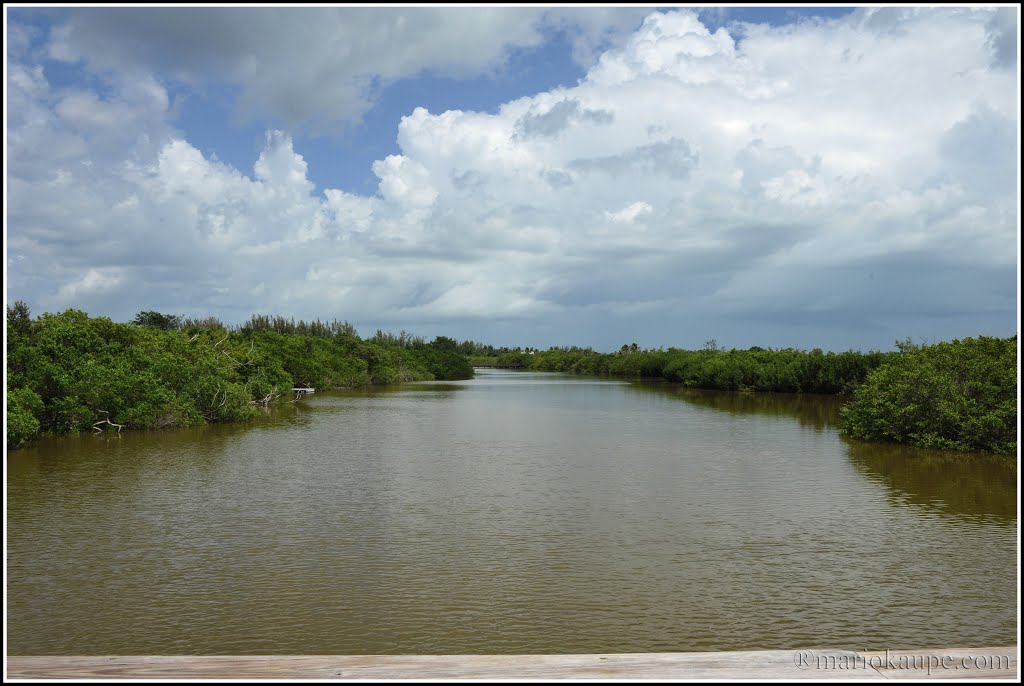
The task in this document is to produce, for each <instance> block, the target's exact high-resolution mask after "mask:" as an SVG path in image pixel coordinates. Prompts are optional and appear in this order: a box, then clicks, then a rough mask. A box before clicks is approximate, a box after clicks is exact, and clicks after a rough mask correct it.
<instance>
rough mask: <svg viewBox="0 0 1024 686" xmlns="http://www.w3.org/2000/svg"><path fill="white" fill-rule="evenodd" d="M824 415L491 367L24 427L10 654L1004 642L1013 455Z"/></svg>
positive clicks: (807, 402)
mask: <svg viewBox="0 0 1024 686" xmlns="http://www.w3.org/2000/svg"><path fill="white" fill-rule="evenodd" d="M836 409H837V403H836V401H835V399H832V398H821V397H815V396H786V395H744V394H730V393H714V392H703V391H692V390H686V389H679V388H673V387H671V386H668V385H665V384H662V385H652V384H629V383H624V382H622V381H618V380H606V379H587V378H583V377H568V376H563V375H558V374H538V373H529V372H506V371H497V370H493V371H483V372H481V373H480V374H479V376H478V378H476V379H474V380H471V381H465V382H439V383H420V384H409V385H405V386H400V387H390V388H374V389H359V390H352V391H345V392H333V393H319V392H318V393H317V394H316V395H315V396H313V397H311V398H307V399H304V400H302V401H300V402H298V403H295V404H291V403H289V404H286V405H284V406H282V407H281V408H280V409H279V410H277V411H274V412H271V413H268V414H267V416H265V417H263V418H262V419H260V420H259V421H257V422H254V423H253V424H249V425H245V426H237V425H236V426H218V427H204V428H201V429H190V430H181V431H160V432H136V433H125V434H123V435H122V436H120V437H117V436H114V435H110V434H108V435H104V436H92V435H83V436H79V437H67V438H63V439H55V440H48V441H41V442H40V443H39V444H37V445H35V446H33V447H32V448H29V449H27V450H22V451H16V452H13V453H11V454H10V455H9V457H8V465H7V467H8V473H7V477H8V481H7V515H8V548H7V553H8V569H7V572H8V586H7V591H8V629H9V632H8V649H9V652H10V654H15V655H24V654H258V653H276V654H346V653H348V654H360V653H436V654H458V653H603V652H645V651H674V650H741V649H772V648H776V649H784V648H796V647H813V646H823V647H842V648H864V649H884V648H915V647H916V648H926V647H935V646H944V645H947V646H952V645H968V646H970V645H1009V644H1010V643H1011V642H1012V641H1013V640H1015V637H1016V608H1015V607H1014V605H1013V602H1012V599H1013V598H1014V597H1015V594H1016V535H1017V528H1016V524H1017V523H1016V519H1015V512H1016V486H1015V473H1014V470H1013V469H1012V467H1010V466H1007V465H1006V464H1005V463H1003V464H1002V466H999V465H998V464H997V463H996V462H993V461H977V462H966V461H959V462H958V461H955V460H952V459H951V458H949V456H942V455H941V454H935V453H927V452H924V451H906V449H898V448H893V447H892V446H879V445H876V444H857V443H851V442H848V441H844V440H842V439H840V437H839V436H838V435H837V433H836V431H835V428H834V417H835V414H836ZM901 450H902V451H903V452H901ZM979 589H983V591H979Z"/></svg>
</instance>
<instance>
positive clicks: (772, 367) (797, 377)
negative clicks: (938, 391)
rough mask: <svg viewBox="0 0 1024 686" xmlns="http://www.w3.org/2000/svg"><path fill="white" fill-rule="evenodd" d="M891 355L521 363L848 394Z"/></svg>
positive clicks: (760, 351) (542, 357)
mask: <svg viewBox="0 0 1024 686" xmlns="http://www.w3.org/2000/svg"><path fill="white" fill-rule="evenodd" d="M886 357H887V355H886V354H884V353H878V352H869V353H859V352H853V351H850V352H844V353H832V352H829V353H823V352H822V351H821V350H812V351H810V352H806V351H802V350H794V349H791V348H788V349H784V350H771V349H765V348H751V349H749V350H722V349H720V348H719V347H718V345H717V343H715V342H714V341H708V342H707V343H706V344H705V346H704V348H703V349H701V350H678V349H676V348H669V349H668V350H639V349H638V348H636V347H634V344H631V345H623V346H622V347H621V348H620V349H619V350H618V352H616V353H612V354H602V353H595V352H594V351H593V350H589V349H580V348H552V349H550V350H547V351H545V352H538V353H536V354H535V355H533V356H527V357H522V358H519V359H522V360H524V361H525V362H526V363H527V364H528V365H529V366H530V367H531V368H533V369H540V370H545V371H565V372H573V373H577V374H608V375H613V376H625V377H634V378H662V379H665V380H667V381H674V382H677V383H682V384H684V385H686V386H690V387H693V388H707V389H717V390H727V391H776V392H783V393H825V394H842V393H847V392H849V391H850V390H852V389H853V388H855V387H856V386H857V384H859V383H860V382H861V381H863V380H864V379H865V378H866V377H867V374H868V372H869V371H870V370H872V369H874V368H875V367H877V366H878V365H879V364H881V363H882V361H883V360H884V359H885V358H886ZM499 359H511V358H510V357H509V358H505V357H502V358H499Z"/></svg>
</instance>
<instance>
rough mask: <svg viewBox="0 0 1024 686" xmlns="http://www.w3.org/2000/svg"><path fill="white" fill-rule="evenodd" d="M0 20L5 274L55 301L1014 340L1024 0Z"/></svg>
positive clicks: (657, 335) (620, 329) (800, 341)
mask: <svg viewBox="0 0 1024 686" xmlns="http://www.w3.org/2000/svg"><path fill="white" fill-rule="evenodd" d="M5 12H6V14H7V45H8V51H7V63H8V75H7V81H6V86H7V89H6V92H7V109H8V112H9V118H8V127H7V130H6V131H5V135H6V137H7V138H6V141H7V146H6V149H7V153H8V184H7V188H8V190H7V201H8V202H7V206H8V210H7V217H6V223H5V227H6V231H7V241H6V247H7V255H6V259H7V266H8V270H7V276H6V277H5V278H6V288H7V296H8V300H9V301H10V300H13V299H23V300H26V301H27V302H28V303H29V304H30V306H32V308H33V310H34V311H36V312H42V311H55V310H60V309H64V308H66V307H78V308H81V309H85V310H86V311H88V312H90V313H91V314H95V315H105V316H111V317H113V318H114V319H118V320H128V319H131V317H132V316H133V315H134V313H135V312H137V311H139V310H143V309H158V310H161V311H166V312H174V313H178V314H184V315H189V316H205V315H215V316H219V317H221V318H222V319H223V320H224V321H226V322H231V323H236V322H240V321H242V320H244V319H245V318H246V317H247V316H248V315H249V314H251V313H254V312H263V313H280V314H286V315H294V316H296V317H305V318H311V317H326V318H335V317H337V318H340V319H348V320H350V321H353V322H354V323H355V324H356V325H357V326H358V327H359V329H360V331H361V332H362V333H364V334H370V333H372V332H373V330H375V329H376V328H384V329H388V330H395V331H397V330H398V329H402V328H404V329H407V330H411V331H415V332H417V333H421V334H424V335H428V336H432V335H438V334H445V335H453V336H456V337H458V338H473V339H476V340H485V341H489V342H493V343H495V344H508V345H535V346H542V347H543V346H547V345H567V344H577V345H593V346H594V347H596V348H599V349H613V348H617V347H618V346H619V345H621V343H622V342H627V341H629V342H632V341H636V342H638V343H640V344H641V345H645V346H652V347H657V346H659V345H664V346H669V345H676V346H682V347H699V346H700V345H701V344H702V343H703V341H705V340H707V339H710V338H716V339H717V340H718V341H719V343H720V344H722V345H725V346H735V347H746V346H749V345H771V346H789V345H792V346H797V347H806V348H810V347H824V348H831V349H847V348H881V349H889V348H890V347H891V346H892V343H893V341H894V340H895V339H896V338H903V337H906V336H911V337H914V338H925V339H930V340H937V339H949V338H953V337H963V336H969V335H977V334H991V335H1010V334H1012V333H1014V332H1015V331H1016V320H1017V314H1016V313H1017V309H1018V304H1017V296H1016V290H1017V287H1016V271H1017V265H1016V257H1013V259H1010V257H1009V256H1011V255H1013V256H1015V255H1016V254H1017V250H1016V244H1017V240H1018V239H1017V235H1018V231H1017V226H1018V222H1019V218H1018V215H1017V209H1016V205H1017V199H1018V188H1019V187H1018V183H1019V182H1018V179H1017V178H1016V175H1017V169H1016V165H1017V158H1018V157H1019V153H1018V152H1017V151H1018V150H1019V147H1018V143H1017V135H1018V134H1017V131H1018V129H1019V105H1017V104H1016V102H1014V98H1013V97H1012V96H1013V92H1014V91H1013V86H1014V84H1016V83H1018V79H1019V75H1018V66H1017V63H1018V56H1017V54H1016V41H1017V39H1016V35H1017V30H1018V29H1017V25H1018V22H1019V18H1018V15H1017V11H1016V10H1015V9H1011V8H974V9H967V8H954V9H932V10H922V9H911V8H905V9H894V10H889V9H871V8H868V9H864V8H809V7H795V8H786V7H778V8H767V7H753V8H735V7H728V8H705V9H701V8H693V9H687V8H667V7H666V8H635V7H623V8H583V9H577V8H571V9H570V8H550V7H549V8H545V7H529V8H502V9H498V10H493V9H490V8H470V9H463V8H405V9H403V8H389V7H382V8H363V9H352V8H306V9H302V10H295V9H289V8H266V7H262V8H241V9H235V8H219V9H206V8H162V9H159V10H153V9H148V8H86V9H77V8H75V9H71V8H69V9H54V8H27V7H22V8H10V7H6V8H5ZM965 75H970V76H969V78H965Z"/></svg>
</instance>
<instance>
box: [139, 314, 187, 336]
mask: <svg viewBox="0 0 1024 686" xmlns="http://www.w3.org/2000/svg"><path fill="white" fill-rule="evenodd" d="M134 321H135V324H138V325H139V326H148V327H150V328H152V329H163V330H165V331H173V330H175V329H180V328H181V317H179V316H178V315H176V314H161V313H160V312H154V311H153V310H146V311H143V312H139V313H138V314H137V315H135V320H134Z"/></svg>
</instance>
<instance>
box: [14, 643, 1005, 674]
mask: <svg viewBox="0 0 1024 686" xmlns="http://www.w3.org/2000/svg"><path fill="white" fill-rule="evenodd" d="M904 654H906V655H907V656H911V655H912V656H917V657H918V660H919V662H918V664H920V665H924V666H927V665H928V664H929V661H928V658H929V657H931V658H943V657H946V658H950V659H956V658H957V657H959V658H970V659H971V660H974V659H975V658H980V657H989V656H991V657H996V658H1000V659H1001V658H1002V657H1003V656H1007V659H1006V660H1004V661H1003V662H1002V663H1001V664H1002V665H1005V666H1006V667H1007V668H1006V669H994V670H992V669H989V670H984V669H960V670H951V671H955V672H957V673H956V674H953V675H952V676H954V677H955V678H971V677H977V678H986V679H993V678H997V679H998V678H1004V679H1016V674H1017V657H1016V656H1017V649H1016V648H979V649H959V650H956V649H950V650H928V651H900V652H895V651H890V652H889V653H888V654H885V653H855V652H852V651H846V650H801V651H793V650H765V651H742V652H714V653H633V654H608V655H254V656H207V657H202V656H162V655H157V656H152V655H150V656H54V657H20V656H14V657H8V658H7V678H10V679H115V678H131V679H815V680H822V679H847V680H848V679H856V680H884V679H886V678H892V677H907V678H922V677H925V676H929V675H928V674H927V673H926V672H920V671H918V672H914V673H913V674H911V671H912V670H900V669H892V666H896V665H898V664H900V662H899V661H900V660H903V661H904V662H905V663H907V664H910V658H909V657H907V658H902V657H899V656H901V655H904ZM1011 658H1012V659H1011ZM886 659H888V660H889V662H888V663H886V662H885V660H886ZM921 660H923V661H921ZM971 664H972V666H973V664H974V663H973V662H972V663H971ZM947 665H948V660H947ZM925 668H927V667H925ZM940 671H941V670H940ZM945 675H946V674H945V673H943V674H941V675H939V674H937V671H936V669H934V668H933V669H932V670H931V673H930V677H931V678H934V677H936V676H945Z"/></svg>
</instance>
